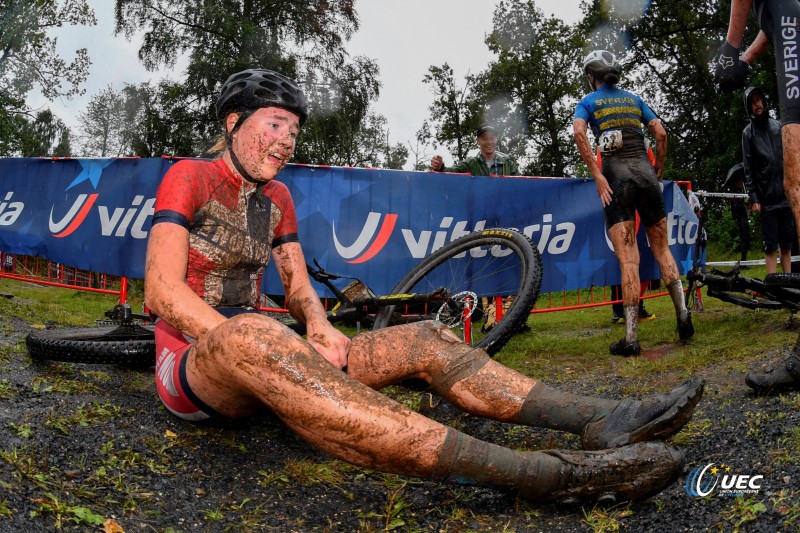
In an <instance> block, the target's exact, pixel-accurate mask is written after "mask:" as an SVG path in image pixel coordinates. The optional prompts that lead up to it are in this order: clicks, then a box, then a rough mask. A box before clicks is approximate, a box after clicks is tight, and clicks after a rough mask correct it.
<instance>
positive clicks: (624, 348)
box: [609, 339, 642, 357]
mask: <svg viewBox="0 0 800 533" xmlns="http://www.w3.org/2000/svg"><path fill="white" fill-rule="evenodd" d="M609 350H610V351H611V355H621V356H622V357H630V356H632V355H639V354H640V353H642V347H641V346H640V345H639V341H633V342H628V341H626V340H625V339H620V340H618V341H617V342H615V343H614V344H612V345H611V347H610V349H609Z"/></svg>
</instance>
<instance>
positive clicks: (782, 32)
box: [753, 0, 800, 124]
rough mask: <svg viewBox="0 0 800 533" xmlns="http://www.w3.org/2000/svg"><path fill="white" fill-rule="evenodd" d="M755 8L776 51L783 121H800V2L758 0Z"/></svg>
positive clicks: (795, 0)
mask: <svg viewBox="0 0 800 533" xmlns="http://www.w3.org/2000/svg"><path fill="white" fill-rule="evenodd" d="M753 11H755V14H756V17H758V23H759V26H760V27H761V30H762V31H763V32H764V34H765V35H766V36H767V39H769V42H770V43H771V44H772V49H773V50H775V73H776V75H777V81H778V101H779V102H780V106H781V124H797V123H800V2H798V1H797V0H791V1H788V2H787V1H786V0H756V1H754V2H753Z"/></svg>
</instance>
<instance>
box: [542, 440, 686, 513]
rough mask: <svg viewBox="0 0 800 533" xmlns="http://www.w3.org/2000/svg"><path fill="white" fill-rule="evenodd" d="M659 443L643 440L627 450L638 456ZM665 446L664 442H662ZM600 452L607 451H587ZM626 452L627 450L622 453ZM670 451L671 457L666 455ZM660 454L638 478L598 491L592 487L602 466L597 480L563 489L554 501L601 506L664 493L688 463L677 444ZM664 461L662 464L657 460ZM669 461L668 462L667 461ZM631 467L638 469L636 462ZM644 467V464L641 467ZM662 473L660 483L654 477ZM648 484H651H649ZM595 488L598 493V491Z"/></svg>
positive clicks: (597, 482) (666, 448)
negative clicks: (643, 441)
mask: <svg viewBox="0 0 800 533" xmlns="http://www.w3.org/2000/svg"><path fill="white" fill-rule="evenodd" d="M654 446H656V443H643V444H637V445H635V448H634V449H631V450H628V451H627V453H634V454H636V455H639V454H645V455H651V454H652V451H651V449H652V448H653V447H654ZM662 446H663V445H662ZM588 453H590V454H591V453H597V454H598V456H602V455H603V454H607V453H608V451H598V452H588ZM622 453H625V452H622ZM665 454H668V455H669V457H665ZM660 455H661V457H660V458H656V457H652V458H651V459H650V463H651V464H650V465H649V467H648V469H647V472H644V471H642V472H641V473H640V474H639V476H638V479H637V476H633V475H632V476H631V478H630V479H627V480H624V481H618V482H611V483H609V484H608V485H607V486H606V487H604V490H596V489H594V488H592V485H593V484H602V483H603V482H602V477H603V476H602V470H603V468H602V467H598V469H597V470H598V477H597V479H596V480H594V483H588V484H587V485H584V486H582V487H581V486H576V487H572V488H570V489H567V490H564V491H561V492H562V493H561V494H559V493H558V492H556V494H553V495H552V497H551V498H549V499H550V500H551V501H554V502H555V503H556V504H558V505H562V506H568V507H575V506H577V505H585V504H593V505H597V506H601V507H607V506H611V505H617V504H618V503H621V502H625V501H640V500H646V499H648V498H650V497H652V496H655V495H656V494H658V493H660V492H662V491H663V490H664V489H666V488H667V487H668V486H670V485H672V484H673V483H674V482H675V481H677V479H678V478H679V477H680V475H681V474H682V473H683V469H684V466H685V464H686V454H685V453H684V452H683V451H682V450H680V449H678V448H675V447H674V446H663V449H662V450H661V452H660ZM616 462H618V463H625V462H627V461H626V459H625V458H624V457H622V456H620V457H619V458H617V459H616ZM659 462H661V463H662V464H661V465H659V464H658V463H659ZM666 463H669V464H666ZM630 467H631V469H635V468H637V465H634V464H633V463H631V464H630ZM639 468H641V466H639ZM659 475H660V476H661V479H660V480H659V481H658V482H655V483H653V481H655V480H654V479H653V477H658V476H659ZM648 485H649V486H648ZM595 491H596V492H595Z"/></svg>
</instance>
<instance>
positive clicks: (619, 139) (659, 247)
mask: <svg viewBox="0 0 800 533" xmlns="http://www.w3.org/2000/svg"><path fill="white" fill-rule="evenodd" d="M583 67H584V73H585V75H586V80H587V82H588V83H589V86H590V88H591V90H592V92H591V93H590V94H589V95H587V96H586V97H584V98H583V99H582V100H581V101H580V102H578V105H577V106H576V108H575V115H574V117H573V119H574V120H573V130H574V135H575V143H576V144H577V146H578V150H579V151H580V154H581V157H582V158H583V160H584V162H585V163H586V166H587V167H588V168H589V172H590V173H591V175H592V177H593V178H594V180H595V185H596V186H597V194H598V196H600V200H601V202H602V204H603V209H604V213H605V218H606V225H607V229H608V236H609V237H610V239H611V243H612V244H613V245H614V251H615V253H616V255H617V259H618V260H619V264H620V268H621V270H622V304H623V310H624V314H625V337H624V338H623V339H621V340H619V341H617V342H615V343H613V344H612V345H611V347H610V351H611V353H612V354H613V355H621V356H626V357H627V356H632V355H639V353H641V347H640V345H639V341H638V340H637V335H638V315H639V291H640V281H639V250H638V247H637V243H636V225H635V219H636V213H637V212H638V213H639V217H640V218H641V221H642V223H643V224H644V226H645V229H646V231H647V237H648V240H649V242H650V246H651V248H652V251H653V256H654V257H655V259H656V262H657V263H658V266H659V268H660V269H661V276H662V278H663V280H664V284H665V285H666V287H667V289H668V290H669V293H670V296H671V297H672V301H673V304H674V305H675V314H676V316H677V321H678V335H679V337H680V338H681V340H687V339H689V338H690V337H691V336H692V335H693V334H694V327H693V326H692V317H691V313H689V311H688V309H686V304H685V303H684V300H683V284H682V283H681V278H680V272H679V271H678V267H677V265H676V263H675V259H674V258H673V257H672V253H671V252H670V250H669V239H668V234H667V223H666V210H665V208H664V199H663V198H662V191H661V185H660V183H659V180H660V179H661V176H662V174H663V172H664V160H665V156H666V151H667V133H666V131H665V130H664V126H663V125H662V124H661V120H660V119H659V118H658V115H656V114H655V112H653V110H652V109H651V108H650V107H649V106H648V105H647V104H645V103H644V101H643V100H642V99H641V98H640V97H639V96H637V95H635V94H633V93H630V92H628V91H624V90H622V89H620V88H618V87H617V83H618V82H619V64H618V62H617V58H616V57H615V56H614V54H612V53H611V52H609V51H607V50H594V51H592V52H590V53H589V54H588V55H587V56H586V58H585V60H584V64H583ZM589 126H591V128H592V132H593V133H594V136H595V140H596V141H597V145H598V147H599V149H600V151H601V152H602V155H603V156H602V168H601V166H600V165H598V163H597V160H596V158H595V151H594V149H593V148H592V146H591V144H590V143H589V137H588V134H587V131H588V128H589ZM644 126H646V127H647V129H648V131H649V132H650V133H651V134H652V135H653V137H654V138H655V141H656V157H655V164H652V163H651V162H650V160H649V158H648V156H647V147H646V144H645V138H644Z"/></svg>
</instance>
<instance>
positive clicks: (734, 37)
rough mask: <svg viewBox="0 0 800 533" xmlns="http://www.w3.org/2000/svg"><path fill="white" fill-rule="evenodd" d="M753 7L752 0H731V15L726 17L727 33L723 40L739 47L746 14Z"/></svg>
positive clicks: (745, 24)
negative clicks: (728, 17)
mask: <svg viewBox="0 0 800 533" xmlns="http://www.w3.org/2000/svg"><path fill="white" fill-rule="evenodd" d="M752 7H753V0H731V16H730V19H728V33H727V35H726V36H725V40H726V41H727V42H728V43H729V44H730V45H731V46H733V47H734V48H741V46H742V38H743V37H744V29H745V27H746V26H747V16H748V14H749V13H750V9H751V8H752Z"/></svg>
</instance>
